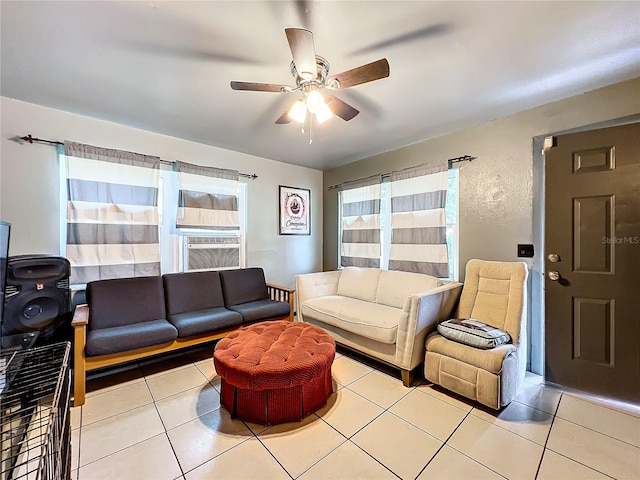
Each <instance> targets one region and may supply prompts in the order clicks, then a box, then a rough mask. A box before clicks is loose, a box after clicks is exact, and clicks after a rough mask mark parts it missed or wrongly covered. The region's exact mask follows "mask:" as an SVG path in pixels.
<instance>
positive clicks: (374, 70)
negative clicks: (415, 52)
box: [327, 58, 389, 88]
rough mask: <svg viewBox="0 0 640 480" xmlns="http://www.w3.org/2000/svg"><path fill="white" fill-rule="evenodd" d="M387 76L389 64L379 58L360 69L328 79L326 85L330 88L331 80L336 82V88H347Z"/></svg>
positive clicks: (384, 59)
mask: <svg viewBox="0 0 640 480" xmlns="http://www.w3.org/2000/svg"><path fill="white" fill-rule="evenodd" d="M388 76H389V62H388V61H387V59H386V58H381V59H380V60H377V61H375V62H371V63H368V64H366V65H362V66H360V67H356V68H353V69H351V70H347V71H346V72H342V73H339V74H337V75H334V76H332V77H330V78H329V79H328V80H327V85H328V86H329V87H330V88H331V82H332V81H333V80H337V81H338V87H337V88H348V87H353V86H354V85H360V84H361V83H367V82H372V81H374V80H379V79H381V78H385V77H388Z"/></svg>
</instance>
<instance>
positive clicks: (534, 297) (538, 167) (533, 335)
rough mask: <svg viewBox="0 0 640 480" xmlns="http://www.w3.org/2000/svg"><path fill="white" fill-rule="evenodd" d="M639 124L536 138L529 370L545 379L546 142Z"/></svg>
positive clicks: (631, 118) (620, 121)
mask: <svg viewBox="0 0 640 480" xmlns="http://www.w3.org/2000/svg"><path fill="white" fill-rule="evenodd" d="M636 122H640V113H638V114H634V115H628V116H626V117H620V118H614V119H612V120H607V121H604V122H598V123H594V124H590V125H584V126H582V127H576V128H572V129H569V130H562V131H556V132H550V133H547V134H545V135H537V136H535V137H533V142H532V143H533V211H532V217H533V225H532V240H533V245H534V250H535V255H534V257H533V264H532V266H531V270H530V273H531V275H530V278H531V302H529V320H530V321H529V324H528V326H527V328H528V338H529V361H528V362H527V363H529V369H530V370H531V372H533V373H536V374H538V375H543V376H544V361H545V358H544V356H545V343H544V324H545V318H544V309H545V302H544V295H545V292H544V278H545V271H544V265H545V261H544V259H545V256H546V251H545V245H544V235H545V216H544V209H545V194H546V191H545V185H544V174H545V157H544V154H543V148H544V139H545V138H546V137H548V136H555V135H565V134H569V133H578V132H585V131H588V130H598V129H600V128H608V127H618V126H620V125H627V124H629V123H636Z"/></svg>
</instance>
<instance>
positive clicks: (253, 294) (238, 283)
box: [220, 267, 269, 308]
mask: <svg viewBox="0 0 640 480" xmlns="http://www.w3.org/2000/svg"><path fill="white" fill-rule="evenodd" d="M220 280H221V282H222V293H223V294H224V305H225V306H226V307H227V308H229V307H230V306H231V305H238V304H240V303H248V302H255V301H256V300H264V299H268V298H269V294H268V292H267V282H266V281H265V278H264V270H262V268H259V267H256V268H240V269H237V270H221V271H220Z"/></svg>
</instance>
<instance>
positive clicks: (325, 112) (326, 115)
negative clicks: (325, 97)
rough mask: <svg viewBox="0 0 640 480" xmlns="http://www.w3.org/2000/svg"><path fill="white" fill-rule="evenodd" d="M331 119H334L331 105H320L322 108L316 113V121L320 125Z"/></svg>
mask: <svg viewBox="0 0 640 480" xmlns="http://www.w3.org/2000/svg"><path fill="white" fill-rule="evenodd" d="M331 117H333V112H332V111H331V109H330V108H329V105H327V104H326V103H324V102H322V105H320V107H319V108H318V110H317V111H316V120H318V123H324V122H326V121H327V120H329V119H330V118H331Z"/></svg>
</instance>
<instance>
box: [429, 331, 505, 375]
mask: <svg viewBox="0 0 640 480" xmlns="http://www.w3.org/2000/svg"><path fill="white" fill-rule="evenodd" d="M426 349H427V352H433V353H438V354H440V355H444V356H445V357H451V358H455V359H457V360H458V361H460V362H463V363H467V364H469V365H473V366H475V367H478V368H481V369H482V370H486V371H488V372H491V373H495V374H499V373H500V371H501V370H502V363H503V361H504V359H505V358H506V357H507V356H508V355H514V354H515V353H516V346H515V345H514V344H512V343H506V344H504V345H500V346H499V347H496V348H492V349H490V350H481V349H479V348H475V347H470V346H468V345H465V344H463V343H459V342H456V341H454V340H449V339H448V338H445V337H443V336H442V335H440V334H439V333H438V332H434V333H432V334H431V335H429V336H428V337H427V341H426Z"/></svg>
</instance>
